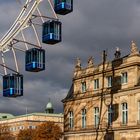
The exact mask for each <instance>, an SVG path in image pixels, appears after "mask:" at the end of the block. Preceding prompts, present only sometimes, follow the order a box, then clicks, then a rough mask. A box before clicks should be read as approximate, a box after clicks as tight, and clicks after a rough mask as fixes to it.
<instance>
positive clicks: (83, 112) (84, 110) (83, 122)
mask: <svg viewBox="0 0 140 140" xmlns="http://www.w3.org/2000/svg"><path fill="white" fill-rule="evenodd" d="M82 128H86V109H82Z"/></svg>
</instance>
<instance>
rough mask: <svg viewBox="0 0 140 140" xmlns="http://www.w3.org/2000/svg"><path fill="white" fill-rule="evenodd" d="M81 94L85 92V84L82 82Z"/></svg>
mask: <svg viewBox="0 0 140 140" xmlns="http://www.w3.org/2000/svg"><path fill="white" fill-rule="evenodd" d="M82 92H86V82H82Z"/></svg>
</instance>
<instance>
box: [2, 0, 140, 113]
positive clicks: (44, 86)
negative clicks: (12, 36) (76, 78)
mask: <svg viewBox="0 0 140 140" xmlns="http://www.w3.org/2000/svg"><path fill="white" fill-rule="evenodd" d="M24 1H25V0H23V1H22V2H24ZM41 8H42V9H41V10H43V12H44V13H47V11H49V9H48V6H47V4H46V6H45V5H43V6H42V7H41ZM19 11H20V5H19V4H18V3H16V0H6V1H5V0H0V13H1V14H0V37H2V36H3V35H4V33H5V32H6V31H7V30H8V29H9V27H10V26H11V25H12V23H13V22H14V20H15V18H16V17H17V15H18V13H19ZM59 17H60V20H61V21H62V23H63V41H62V42H61V43H59V44H57V45H54V46H50V45H45V44H44V45H43V46H44V48H45V49H46V70H45V71H43V72H39V73H29V72H25V70H24V54H23V53H20V52H17V55H18V61H19V66H20V71H21V73H23V74H24V96H23V97H20V98H16V99H13V98H12V99H9V98H4V97H2V91H1V95H0V100H1V104H0V112H7V113H12V114H24V113H25V111H26V107H27V108H28V112H29V113H30V112H43V111H44V109H45V106H46V104H47V102H48V100H49V98H50V99H51V101H52V103H53V105H54V109H55V112H57V113H58V112H63V104H62V103H61V100H62V99H63V98H64V97H65V96H66V95H67V92H68V90H69V88H70V86H71V81H72V77H73V69H74V64H75V59H76V58H77V57H80V58H81V61H82V66H83V67H86V64H87V60H88V58H89V57H90V56H93V58H94V61H95V64H99V63H100V62H101V53H102V51H103V50H107V51H108V60H111V59H112V58H113V57H114V56H113V55H114V52H115V48H116V47H120V49H121V52H122V56H123V55H126V54H128V53H129V52H130V44H131V40H135V41H136V43H137V45H138V46H140V39H139V38H140V1H139V0H133V1H132V0H116V1H114V0H74V11H73V12H72V13H70V14H69V15H66V16H59ZM29 36H30V38H31V39H32V40H34V37H33V35H32V34H30V35H29ZM40 36H41V35H40ZM11 58H12V57H11V55H10V53H9V54H6V62H7V63H9V65H11V64H12V65H11V67H14V63H12V61H11ZM1 69H2V68H1Z"/></svg>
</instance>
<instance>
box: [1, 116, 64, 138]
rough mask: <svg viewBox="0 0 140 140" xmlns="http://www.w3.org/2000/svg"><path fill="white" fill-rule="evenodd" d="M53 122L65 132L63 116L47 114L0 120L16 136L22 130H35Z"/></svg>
mask: <svg viewBox="0 0 140 140" xmlns="http://www.w3.org/2000/svg"><path fill="white" fill-rule="evenodd" d="M46 121H52V122H54V123H56V124H58V125H59V126H60V128H61V129H62V131H63V114H46V113H32V114H27V115H21V116H15V117H12V118H8V119H2V120H0V124H2V125H3V126H4V125H6V126H8V127H9V130H4V131H10V132H11V133H12V134H14V135H15V136H16V135H17V134H18V133H19V131H20V130H24V129H28V128H30V129H35V128H36V127H37V126H38V125H40V124H41V123H43V122H46Z"/></svg>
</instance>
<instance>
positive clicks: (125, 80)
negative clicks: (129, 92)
mask: <svg viewBox="0 0 140 140" xmlns="http://www.w3.org/2000/svg"><path fill="white" fill-rule="evenodd" d="M127 83H128V73H127V72H123V73H121V84H127Z"/></svg>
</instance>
